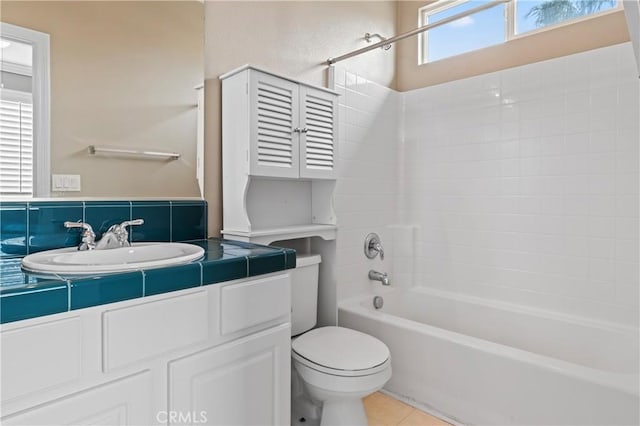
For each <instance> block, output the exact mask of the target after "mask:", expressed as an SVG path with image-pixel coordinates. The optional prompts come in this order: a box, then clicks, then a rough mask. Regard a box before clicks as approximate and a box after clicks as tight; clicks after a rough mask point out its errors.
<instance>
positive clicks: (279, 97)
mask: <svg viewBox="0 0 640 426" xmlns="http://www.w3.org/2000/svg"><path fill="white" fill-rule="evenodd" d="M249 92H250V102H249V108H250V110H251V111H250V117H251V119H250V126H251V133H250V145H251V146H250V148H249V170H250V174H251V175H253V176H270V177H285V178H297V177H298V170H299V155H300V151H299V149H300V147H299V134H300V132H299V129H300V127H299V113H300V108H299V97H298V96H299V87H298V84H296V83H293V82H291V81H288V80H283V79H281V78H277V77H274V76H271V75H268V74H264V73H261V72H258V71H253V70H252V71H251V73H250V80H249Z"/></svg>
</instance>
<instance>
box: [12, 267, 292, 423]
mask: <svg viewBox="0 0 640 426" xmlns="http://www.w3.org/2000/svg"><path fill="white" fill-rule="evenodd" d="M290 315H291V302H290V278H289V273H288V272H276V273H272V274H266V275H261V276H258V277H253V278H249V279H242V280H235V281H229V282H223V283H219V284H213V285H205V286H202V287H196V288H193V289H188V290H181V291H176V292H171V293H164V294H160V295H156V296H150V297H144V298H139V299H134V300H129V301H124V302H118V303H113V304H109V305H101V306H95V307H92V308H87V309H81V310H77V311H71V312H65V313H62V314H56V315H50V316H48V317H39V318H33V319H30V320H24V321H17V322H14V323H8V324H4V325H2V328H1V331H0V343H2V344H1V345H0V350H1V351H2V353H1V354H0V355H1V358H2V367H3V368H2V371H0V373H1V374H2V377H1V380H0V382H1V386H2V393H1V394H0V399H1V402H0V423H1V424H3V425H4V424H6V425H34V424H43V425H58V424H74V425H75V424H77V425H81V424H104V425H143V424H144V425H150V424H164V425H172V424H202V425H206V424H211V425H220V424H234V425H254V424H261V425H288V424H289V420H290V419H289V418H290V408H289V407H290V390H289V386H290V377H291V376H290V365H291V363H290V336H291V323H290Z"/></svg>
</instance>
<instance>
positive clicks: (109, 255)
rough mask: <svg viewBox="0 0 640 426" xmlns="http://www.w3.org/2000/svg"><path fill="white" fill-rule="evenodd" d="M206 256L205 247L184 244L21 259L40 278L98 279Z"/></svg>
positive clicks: (75, 251) (51, 252)
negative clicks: (106, 275)
mask: <svg viewBox="0 0 640 426" xmlns="http://www.w3.org/2000/svg"><path fill="white" fill-rule="evenodd" d="M203 254H204V249H203V248H202V247H199V246H196V245H193V244H185V243H133V244H132V245H131V247H119V248H114V249H108V250H86V251H78V249H77V248H76V247H68V248H62V249H55V250H47V251H43V252H40V253H34V254H30V255H28V256H26V257H25V258H24V259H22V268H23V269H25V270H26V271H29V272H35V273H40V274H60V275H95V274H101V273H114V272H127V271H133V270H138V269H152V268H161V267H165V266H174V265H181V264H184V263H189V262H192V261H194V260H197V259H199V258H200V257H202V255H203Z"/></svg>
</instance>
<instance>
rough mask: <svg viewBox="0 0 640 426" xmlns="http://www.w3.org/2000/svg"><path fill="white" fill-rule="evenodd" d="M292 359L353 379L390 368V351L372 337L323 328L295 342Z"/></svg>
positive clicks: (356, 332)
mask: <svg viewBox="0 0 640 426" xmlns="http://www.w3.org/2000/svg"><path fill="white" fill-rule="evenodd" d="M291 349H292V350H291V355H292V358H293V359H294V360H295V361H297V362H299V363H301V364H303V365H305V366H307V367H309V368H311V369H313V370H316V371H319V372H322V373H325V374H330V375H333V376H342V377H353V376H367V375H372V374H376V373H379V372H380V371H383V370H385V369H387V368H389V364H390V362H391V361H390V358H389V348H387V346H386V345H385V344H384V343H382V342H381V341H380V340H378V339H376V338H375V337H373V336H369V335H368V334H364V333H361V332H359V331H356V330H352V329H349V328H344V327H321V328H316V329H314V330H311V331H309V332H307V333H305V334H303V335H301V336H300V337H298V338H296V339H295V340H293V342H292V344H291Z"/></svg>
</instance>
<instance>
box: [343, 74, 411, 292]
mask: <svg viewBox="0 0 640 426" xmlns="http://www.w3.org/2000/svg"><path fill="white" fill-rule="evenodd" d="M335 83H336V84H335V88H336V90H337V91H338V92H339V93H340V94H341V96H340V98H339V108H340V130H339V131H340V146H339V151H338V158H339V167H338V170H339V176H338V180H337V184H336V189H335V192H334V207H335V211H336V215H337V218H338V239H337V242H336V244H337V247H336V253H337V256H336V263H337V265H336V274H337V275H336V276H337V293H338V294H337V299H338V300H342V299H344V298H347V297H351V296H354V295H357V294H362V293H367V292H369V291H370V290H371V288H372V286H373V285H379V283H375V284H372V283H371V282H370V281H369V279H368V277H367V273H368V271H369V269H376V270H379V271H382V272H391V270H390V269H391V263H392V262H391V258H390V257H389V256H387V257H386V258H385V260H384V261H381V260H380V258H379V257H377V258H376V259H374V260H370V259H367V258H366V257H365V255H364V250H363V247H364V239H365V237H366V236H367V234H368V233H370V232H376V233H378V234H379V235H380V237H381V239H382V242H383V245H384V247H385V248H386V249H387V250H389V249H390V248H391V245H392V235H391V233H390V231H389V229H388V228H387V226H388V225H389V224H393V223H397V220H398V218H397V205H398V203H397V195H396V189H397V182H398V172H399V170H400V169H399V167H398V162H399V160H400V156H399V153H398V149H397V141H398V129H399V115H398V114H399V106H400V102H399V101H400V95H399V94H398V93H397V92H395V91H393V90H391V89H388V88H386V87H384V86H381V85H378V84H376V83H373V82H371V81H369V80H367V79H365V78H363V77H362V76H360V75H356V74H353V73H350V72H348V71H346V70H345V69H343V68H337V69H336V70H335Z"/></svg>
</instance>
